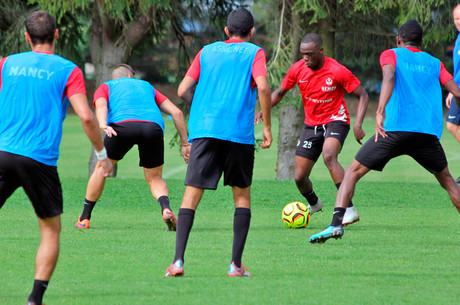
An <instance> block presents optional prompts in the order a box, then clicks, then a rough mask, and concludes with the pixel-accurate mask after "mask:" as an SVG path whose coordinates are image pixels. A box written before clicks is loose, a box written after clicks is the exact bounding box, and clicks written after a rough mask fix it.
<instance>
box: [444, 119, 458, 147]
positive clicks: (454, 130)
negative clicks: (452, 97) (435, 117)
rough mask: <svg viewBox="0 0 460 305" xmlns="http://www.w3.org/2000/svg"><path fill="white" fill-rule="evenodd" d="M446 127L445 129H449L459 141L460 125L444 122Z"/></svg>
mask: <svg viewBox="0 0 460 305" xmlns="http://www.w3.org/2000/svg"><path fill="white" fill-rule="evenodd" d="M446 127H447V130H449V131H450V133H451V134H452V135H453V136H454V137H455V139H457V141H458V142H459V143H460V125H456V124H453V123H450V122H446Z"/></svg>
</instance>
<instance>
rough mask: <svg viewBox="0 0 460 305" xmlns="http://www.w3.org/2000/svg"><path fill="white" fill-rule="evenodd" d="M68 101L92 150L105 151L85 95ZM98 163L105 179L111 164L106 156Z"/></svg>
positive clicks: (77, 95) (109, 171) (110, 170)
mask: <svg viewBox="0 0 460 305" xmlns="http://www.w3.org/2000/svg"><path fill="white" fill-rule="evenodd" d="M69 101H70V104H71V105H72V107H73V109H74V110H75V113H76V114H77V115H78V117H79V118H80V121H81V124H82V126H83V130H84V131H85V133H86V135H87V137H88V139H89V140H90V141H91V144H92V145H93V147H94V149H95V150H96V151H97V152H100V151H102V150H104V151H105V149H104V143H103V142H102V137H101V133H100V131H99V126H98V123H97V120H96V118H95V116H94V114H93V112H92V111H91V109H90V108H89V106H88V100H87V98H86V95H85V94H83V93H77V94H74V95H72V96H71V97H69ZM99 162H100V164H101V166H102V168H103V170H104V176H106V177H107V176H108V175H109V174H110V173H111V172H112V162H110V160H109V159H108V158H107V154H106V158H105V159H103V160H99Z"/></svg>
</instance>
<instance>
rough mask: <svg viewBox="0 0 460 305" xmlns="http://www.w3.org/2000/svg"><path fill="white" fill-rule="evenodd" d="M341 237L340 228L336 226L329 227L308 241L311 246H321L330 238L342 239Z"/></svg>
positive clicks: (341, 231)
mask: <svg viewBox="0 0 460 305" xmlns="http://www.w3.org/2000/svg"><path fill="white" fill-rule="evenodd" d="M342 236H343V227H342V226H337V227H333V226H329V227H327V228H326V229H325V230H324V231H322V232H319V233H317V234H315V235H313V236H312V237H310V239H309V240H308V241H309V242H310V243H312V244H316V243H320V244H322V243H324V242H325V241H326V240H328V239H329V238H331V237H333V238H335V239H338V238H342Z"/></svg>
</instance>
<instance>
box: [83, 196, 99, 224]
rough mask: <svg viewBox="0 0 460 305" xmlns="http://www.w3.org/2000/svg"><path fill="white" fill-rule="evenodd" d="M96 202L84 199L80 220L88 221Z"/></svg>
mask: <svg viewBox="0 0 460 305" xmlns="http://www.w3.org/2000/svg"><path fill="white" fill-rule="evenodd" d="M96 202H97V201H91V200H88V199H86V198H85V205H84V206H83V213H81V216H80V220H83V219H88V220H89V219H90V218H91V212H92V211H93V209H94V206H95V205H96Z"/></svg>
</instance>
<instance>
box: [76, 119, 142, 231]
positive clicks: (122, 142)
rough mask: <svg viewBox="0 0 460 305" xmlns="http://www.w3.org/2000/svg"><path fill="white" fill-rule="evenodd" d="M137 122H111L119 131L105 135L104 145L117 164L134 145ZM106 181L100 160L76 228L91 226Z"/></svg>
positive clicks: (89, 185)
mask: <svg viewBox="0 0 460 305" xmlns="http://www.w3.org/2000/svg"><path fill="white" fill-rule="evenodd" d="M136 123H137V122H126V123H121V124H110V127H112V128H113V129H114V130H115V131H116V132H117V136H111V137H108V136H107V135H106V136H104V146H105V148H106V150H107V156H108V158H109V160H110V161H111V162H112V164H114V165H115V164H116V163H117V162H118V161H120V160H121V159H123V157H124V156H125V154H126V153H127V152H128V151H129V150H130V149H131V148H132V147H133V146H134V143H135V137H136V136H137V129H138V126H137V125H136ZM105 181H106V177H104V171H103V169H102V167H101V165H100V162H98V163H97V164H96V167H95V169H94V172H93V173H92V174H91V177H90V179H89V181H88V185H87V187H86V194H85V200H84V203H83V211H82V213H81V214H80V216H79V217H78V220H77V223H76V224H75V227H76V228H79V229H89V228H90V219H91V213H92V211H93V209H94V207H95V206H96V203H97V201H98V200H99V198H101V195H102V192H103V190H104V186H105Z"/></svg>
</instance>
